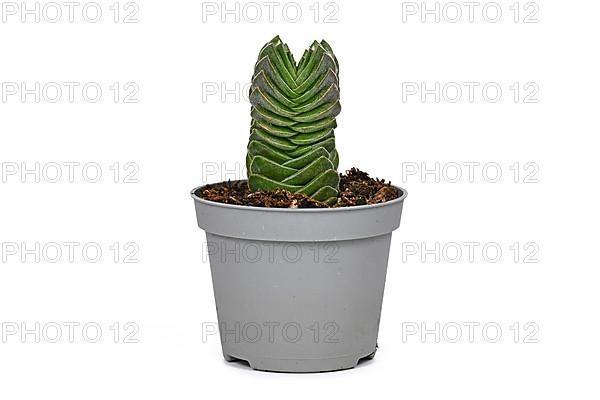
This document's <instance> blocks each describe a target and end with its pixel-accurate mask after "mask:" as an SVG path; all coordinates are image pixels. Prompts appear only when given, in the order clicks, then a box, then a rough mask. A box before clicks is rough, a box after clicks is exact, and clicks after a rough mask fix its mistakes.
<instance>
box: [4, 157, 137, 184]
mask: <svg viewBox="0 0 600 400" xmlns="http://www.w3.org/2000/svg"><path fill="white" fill-rule="evenodd" d="M139 171H140V166H139V165H138V164H137V163H136V162H132V161H125V162H112V163H99V162H96V161H49V162H38V161H36V162H26V161H3V162H2V163H0V180H1V182H2V183H3V184H11V183H13V184H16V183H19V184H31V183H36V184H37V183H50V184H57V183H69V184H72V183H92V184H93V183H99V182H112V183H118V184H120V183H127V184H131V183H139V182H140V180H139V177H138V173H139Z"/></svg>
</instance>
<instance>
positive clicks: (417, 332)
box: [402, 321, 540, 344]
mask: <svg viewBox="0 0 600 400" xmlns="http://www.w3.org/2000/svg"><path fill="white" fill-rule="evenodd" d="M539 331H540V327H539V325H538V324H537V323H535V322H525V323H519V322H514V323H511V324H510V325H509V324H500V323H498V322H493V321H491V322H490V321H487V322H460V323H459V322H433V323H427V322H421V323H418V322H402V343H477V342H480V343H498V342H501V341H510V342H512V343H525V344H531V343H539V339H538V338H537V334H538V333H539Z"/></svg>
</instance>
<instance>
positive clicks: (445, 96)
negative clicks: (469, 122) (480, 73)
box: [402, 81, 540, 104]
mask: <svg viewBox="0 0 600 400" xmlns="http://www.w3.org/2000/svg"><path fill="white" fill-rule="evenodd" d="M539 92H540V85H538V84H537V83H536V82H511V83H498V82H493V81H488V82H476V81H469V82H402V103H422V104H426V103H438V104H439V103H449V104H455V103H460V104H473V103H484V104H495V103H499V102H513V103H515V104H537V103H539V102H540V99H539Z"/></svg>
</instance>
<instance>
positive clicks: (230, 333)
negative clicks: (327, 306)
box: [202, 321, 340, 344]
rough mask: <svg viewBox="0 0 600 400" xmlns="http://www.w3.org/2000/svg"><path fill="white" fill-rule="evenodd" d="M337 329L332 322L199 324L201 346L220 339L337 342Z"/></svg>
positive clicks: (270, 341)
mask: <svg viewBox="0 0 600 400" xmlns="http://www.w3.org/2000/svg"><path fill="white" fill-rule="evenodd" d="M339 332H340V327H339V325H338V324H337V323H335V322H331V321H329V322H310V323H299V322H295V321H285V322H276V321H261V322H255V321H249V322H235V323H230V324H229V325H228V324H227V323H225V322H222V323H221V324H218V323H216V322H203V323H202V343H208V341H209V338H212V337H220V339H221V341H222V342H223V343H226V342H230V343H242V342H244V343H265V344H273V343H288V344H295V343H298V342H301V341H302V339H304V340H309V341H311V342H313V343H325V344H337V343H340V339H339V336H338V334H339Z"/></svg>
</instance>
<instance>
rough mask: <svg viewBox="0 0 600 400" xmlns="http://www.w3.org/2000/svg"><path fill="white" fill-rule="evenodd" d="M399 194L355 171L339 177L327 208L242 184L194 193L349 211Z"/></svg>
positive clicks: (238, 202)
mask: <svg viewBox="0 0 600 400" xmlns="http://www.w3.org/2000/svg"><path fill="white" fill-rule="evenodd" d="M401 194H402V193H398V191H397V190H396V188H394V187H393V186H391V183H390V182H387V183H386V182H385V180H383V179H376V178H375V179H374V178H371V177H369V174H367V173H366V172H363V171H360V170H358V169H357V168H352V169H350V170H348V171H346V174H340V192H339V195H338V199H337V203H335V204H333V205H327V204H325V203H321V202H318V201H316V200H313V199H311V198H310V197H308V196H306V195H304V194H296V193H291V192H288V191H287V190H283V189H277V190H274V191H268V192H267V191H259V192H251V191H250V190H249V189H248V183H247V181H245V180H244V181H227V182H221V183H216V184H213V185H206V186H203V187H202V188H201V189H198V190H197V191H196V195H197V196H198V197H200V198H202V199H205V200H210V201H216V202H218V203H226V204H236V205H240V206H253V207H272V208H337V207H352V206H361V205H365V204H378V203H384V202H386V201H390V200H394V199H396V198H398V196H400V195H401Z"/></svg>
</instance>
